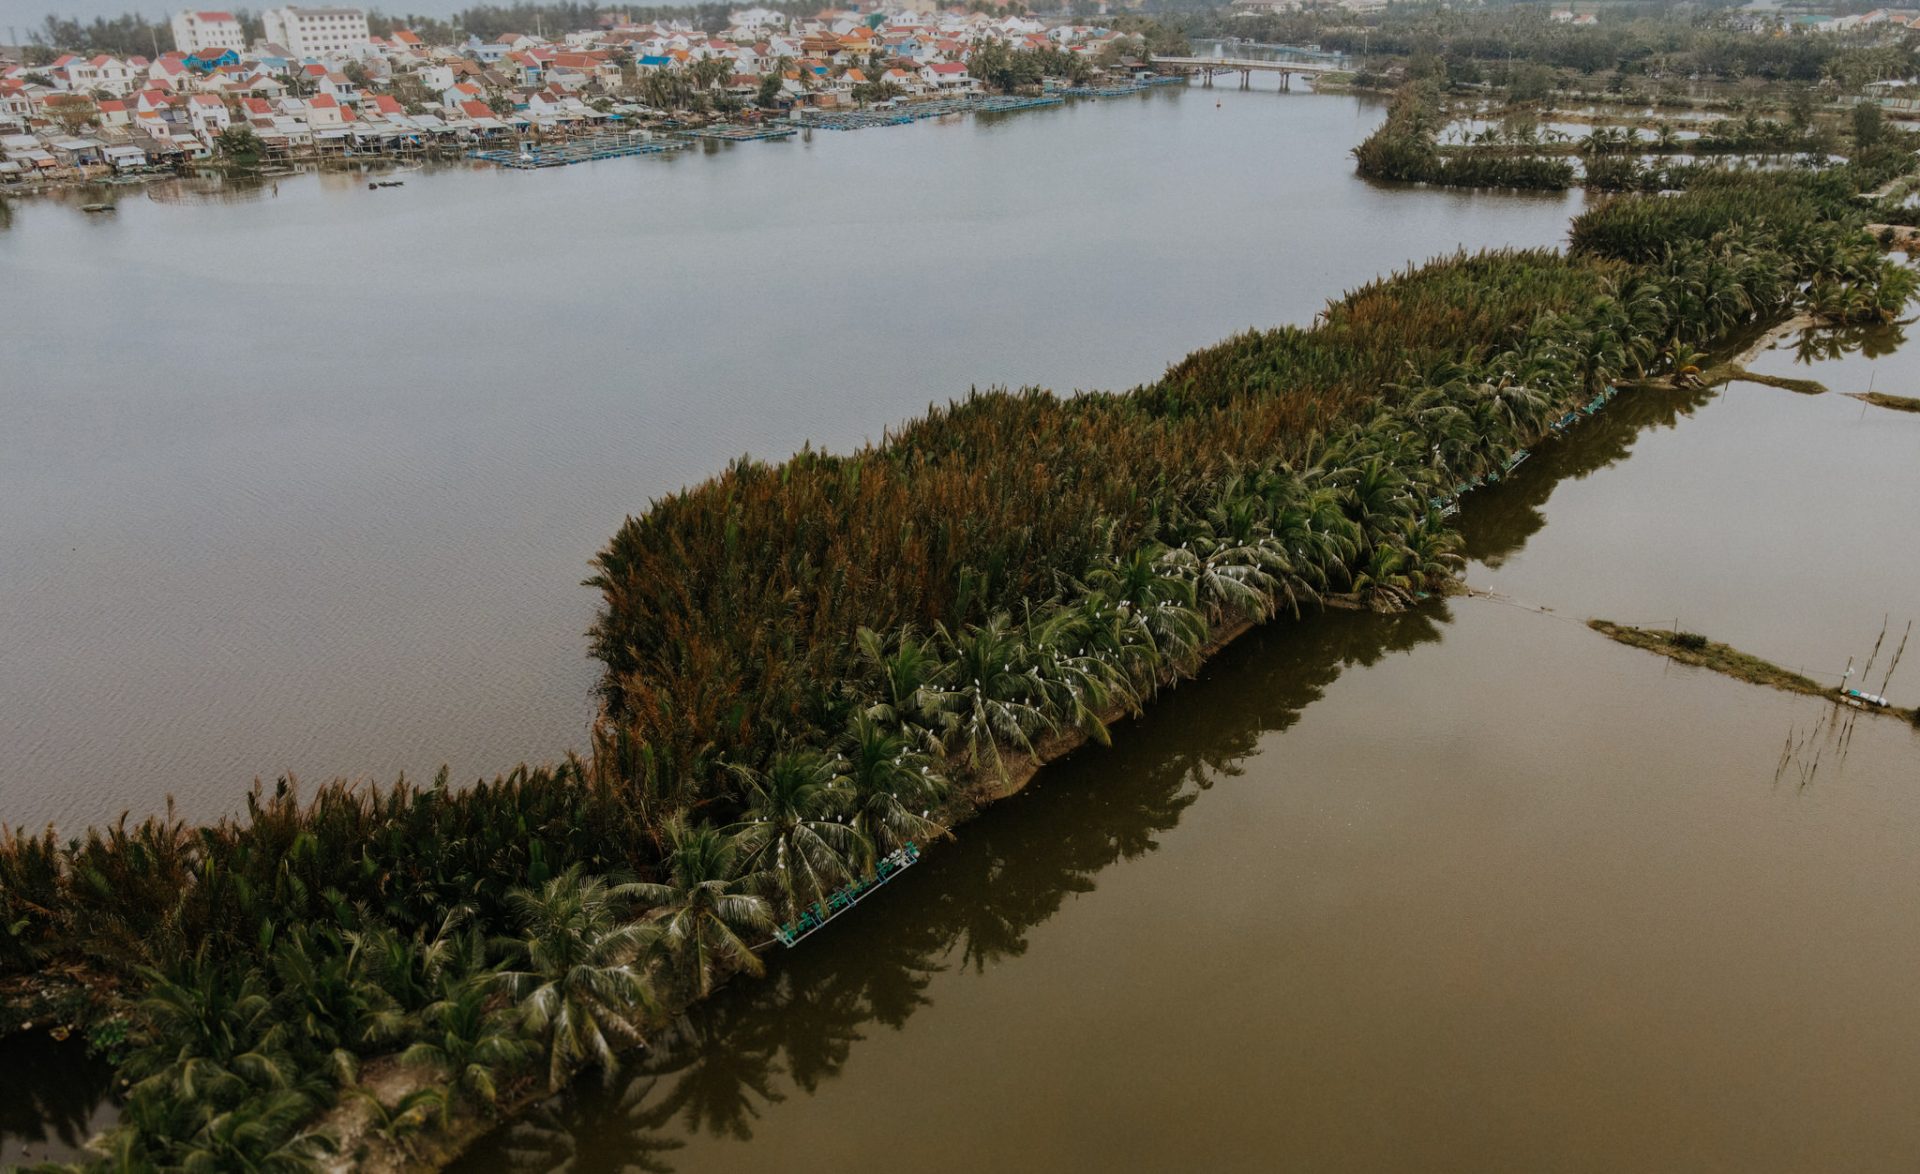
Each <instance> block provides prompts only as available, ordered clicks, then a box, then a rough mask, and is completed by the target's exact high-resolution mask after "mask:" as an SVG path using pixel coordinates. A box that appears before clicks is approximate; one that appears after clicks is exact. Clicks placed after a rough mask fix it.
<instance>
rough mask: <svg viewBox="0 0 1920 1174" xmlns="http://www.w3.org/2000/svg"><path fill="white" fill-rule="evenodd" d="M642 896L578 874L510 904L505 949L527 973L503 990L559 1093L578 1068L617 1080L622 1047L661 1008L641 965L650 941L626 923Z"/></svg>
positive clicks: (637, 1038) (506, 980) (507, 979)
mask: <svg viewBox="0 0 1920 1174" xmlns="http://www.w3.org/2000/svg"><path fill="white" fill-rule="evenodd" d="M636 895H637V894H636V892H635V886H633V885H614V884H609V883H608V882H607V881H606V880H605V879H604V878H602V877H598V876H583V875H581V872H580V869H579V868H578V866H576V867H573V868H569V869H568V870H567V871H565V872H563V873H561V874H560V875H559V876H556V877H554V878H553V879H552V880H550V881H548V882H547V883H546V884H544V885H542V886H541V887H540V888H539V889H537V890H535V889H514V890H513V891H512V892H510V893H508V894H507V907H508V909H509V910H510V911H511V912H512V913H513V914H514V916H515V918H516V919H517V920H518V921H519V923H520V934H519V936H518V937H516V938H513V939H509V940H508V941H507V942H506V943H505V945H506V946H507V947H508V948H509V949H510V950H512V951H513V952H514V953H515V954H516V955H518V957H519V960H520V962H521V965H522V966H523V969H519V970H508V971H502V972H501V974H500V976H499V978H498V980H497V981H498V982H499V984H500V986H501V987H502V989H504V990H505V991H506V992H507V993H508V995H509V996H511V997H512V998H513V999H514V1000H515V1001H516V1003H517V1005H518V1010H519V1016H520V1021H521V1026H522V1029H523V1030H524V1031H525V1032H526V1034H527V1035H529V1036H531V1037H533V1038H534V1039H536V1040H539V1041H542V1043H543V1044H544V1047H545V1050H546V1053H547V1087H548V1088H550V1089H552V1090H554V1091H558V1090H559V1089H560V1087H561V1085H563V1084H565V1083H566V1080H567V1078H568V1077H569V1076H570V1075H572V1073H573V1070H574V1069H575V1068H577V1067H580V1066H582V1065H586V1064H594V1065H598V1066H599V1068H600V1069H601V1070H602V1072H604V1073H606V1074H608V1075H612V1074H613V1073H614V1072H616V1071H618V1069H619V1060H618V1058H617V1056H616V1052H617V1051H618V1049H619V1047H620V1046H622V1045H632V1044H638V1043H641V1042H643V1038H642V1035H641V1023H642V1021H643V1019H644V1017H645V1016H646V1015H647V1014H649V1013H651V1012H652V1011H653V1010H654V1009H655V1004H654V999H653V992H652V991H651V990H650V989H648V986H647V983H646V980H645V978H644V977H643V976H642V974H641V972H640V970H639V968H638V967H637V966H636V961H637V959H639V957H640V956H641V955H642V954H643V953H644V952H645V951H646V949H647V947H648V946H649V945H650V944H651V940H652V935H651V933H650V931H649V929H648V927H646V926H644V925H642V924H641V923H640V922H638V921H633V920H627V919H625V918H624V913H625V910H626V909H627V908H628V907H629V906H630V905H631V903H632V901H633V899H634V897H635V896H636Z"/></svg>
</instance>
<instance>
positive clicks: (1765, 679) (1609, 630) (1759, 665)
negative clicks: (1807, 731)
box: [1587, 619, 1915, 723]
mask: <svg viewBox="0 0 1920 1174" xmlns="http://www.w3.org/2000/svg"><path fill="white" fill-rule="evenodd" d="M1587 627H1589V628H1592V629H1593V630H1594V631H1596V632H1598V633H1600V634H1601V635H1602V636H1605V637H1607V638H1608V639H1609V640H1613V641H1615V642H1617V643H1620V644H1625V645H1626V646H1628V647H1629V648H1640V649H1644V650H1646V651H1648V652H1657V653H1659V654H1660V655H1662V656H1664V657H1667V658H1668V659H1670V660H1676V661H1679V662H1680V663H1681V664H1685V665H1692V666H1694V667H1695V668H1703V669H1708V670H1711V671H1713V672H1716V673H1719V674H1721V675H1722V676H1727V677H1732V678H1734V679H1735V680H1739V681H1746V682H1747V683H1749V684H1753V685H1763V686H1765V687H1767V688H1769V689H1778V690H1780V691H1781V692H1783V693H1798V694H1800V695H1801V696H1804V697H1819V698H1823V699H1824V700H1827V701H1831V702H1834V703H1835V704H1840V695H1839V693H1838V692H1837V691H1836V690H1834V689H1831V688H1829V687H1827V686H1825V685H1822V684H1820V683H1819V682H1818V681H1815V680H1813V679H1812V678H1811V677H1807V676H1804V675H1802V674H1800V673H1796V672H1794V671H1793V670H1791V669H1787V668H1782V667H1781V666H1780V665H1777V664H1774V663H1773V662H1772V661H1767V660H1762V659H1760V658H1759V657H1757V656H1754V655H1752V654H1750V653H1745V652H1742V651H1740V650H1739V649H1737V648H1734V647H1732V646H1731V645H1728V644H1721V643H1719V642H1718V641H1714V640H1708V639H1706V638H1705V637H1703V636H1699V635H1697V634H1694V633H1690V632H1664V631H1660V630H1659V629H1656V628H1636V627H1632V626H1630V625H1627V624H1616V623H1614V622H1613V621H1611V620H1601V619H1593V620H1588V621H1587ZM1855 708H1860V709H1864V710H1865V712H1867V713H1879V714H1886V715H1887V716H1889V717H1896V718H1899V719H1900V720H1902V721H1905V722H1909V723H1911V722H1913V721H1914V714H1915V711H1914V709H1913V708H1911V707H1907V708H1902V707H1898V706H1895V707H1892V708H1888V709H1878V708H1868V707H1865V706H1857V707H1855Z"/></svg>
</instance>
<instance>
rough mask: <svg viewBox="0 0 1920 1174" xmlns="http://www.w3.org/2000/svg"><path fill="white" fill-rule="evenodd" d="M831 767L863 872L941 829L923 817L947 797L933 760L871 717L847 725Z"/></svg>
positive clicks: (938, 832)
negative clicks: (856, 838)
mask: <svg viewBox="0 0 1920 1174" xmlns="http://www.w3.org/2000/svg"><path fill="white" fill-rule="evenodd" d="M835 769H836V771H837V772H838V773H837V774H836V775H835V777H834V780H833V786H834V787H835V788H836V789H838V790H839V791H840V792H841V795H842V802H844V803H845V805H846V808H847V811H848V812H849V813H850V815H851V818H852V822H853V829H854V831H856V832H858V833H859V835H860V843H861V847H862V848H864V849H865V851H864V853H863V857H862V860H861V862H860V863H861V871H862V872H871V871H872V869H873V866H874V862H875V860H876V859H878V858H879V857H881V856H885V855H887V854H888V853H890V852H893V851H894V850H896V849H898V848H900V847H901V846H902V845H904V844H906V843H907V842H908V841H910V840H925V839H928V838H931V837H933V836H937V835H940V834H942V833H944V832H945V831H946V829H945V828H943V827H941V826H940V825H939V824H938V823H935V822H934V821H933V819H932V818H931V817H930V816H929V814H928V813H929V812H931V811H932V809H933V808H934V807H935V806H937V805H938V804H939V803H940V802H941V801H943V800H944V799H945V798H946V794H947V783H946V780H945V779H944V778H942V777H941V776H940V775H939V774H937V773H936V772H935V770H934V764H933V760H932V759H930V758H928V757H927V756H926V755H924V754H920V753H917V752H915V751H914V749H913V747H912V746H911V745H909V743H908V741H907V739H906V738H904V737H902V736H901V735H900V734H898V733H895V732H893V731H892V730H889V729H887V728H886V727H885V726H883V725H881V724H880V723H879V722H877V721H875V720H873V719H872V718H871V717H868V716H867V715H865V714H861V715H859V716H857V717H855V718H854V719H853V722H852V724H850V725H849V726H848V727H847V732H846V733H845V734H844V735H842V736H841V739H840V757H839V758H838V759H837V760H836V762H835ZM916 812H917V813H916Z"/></svg>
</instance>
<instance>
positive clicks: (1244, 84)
mask: <svg viewBox="0 0 1920 1174" xmlns="http://www.w3.org/2000/svg"><path fill="white" fill-rule="evenodd" d="M1240 88H1241V89H1243V90H1251V89H1252V88H1253V71H1252V70H1251V69H1243V70H1241V71H1240Z"/></svg>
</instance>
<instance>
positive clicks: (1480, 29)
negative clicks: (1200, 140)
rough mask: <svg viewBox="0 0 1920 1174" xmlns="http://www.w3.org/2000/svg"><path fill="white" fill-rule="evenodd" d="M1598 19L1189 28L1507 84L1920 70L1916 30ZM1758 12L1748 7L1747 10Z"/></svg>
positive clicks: (1397, 8) (1309, 20) (1413, 19)
mask: <svg viewBox="0 0 1920 1174" xmlns="http://www.w3.org/2000/svg"><path fill="white" fill-rule="evenodd" d="M1597 15H1598V16H1599V21H1598V23H1597V24H1594V25H1590V26H1580V25H1573V24H1570V23H1564V22H1560V21H1555V20H1553V19H1551V17H1550V15H1549V10H1548V7H1547V6H1536V5H1512V6H1494V5H1489V6H1486V7H1484V8H1463V7H1458V6H1453V7H1446V6H1440V5H1434V4H1394V5H1389V6H1388V7H1387V8H1386V9H1385V10H1384V11H1382V12H1379V13H1377V14H1370V15H1367V16H1363V17H1357V16H1355V15H1354V14H1353V13H1351V12H1349V11H1347V10H1345V9H1343V8H1340V7H1337V6H1308V7H1306V8H1304V9H1301V10H1299V11H1295V12H1279V13H1272V14H1261V15H1251V14H1245V13H1241V12H1237V11H1233V10H1224V9H1216V10H1214V11H1212V12H1209V13H1205V14H1195V15H1194V16H1192V17H1190V18H1189V19H1188V21H1187V22H1186V24H1185V25H1184V26H1183V27H1184V29H1185V31H1186V32H1187V33H1188V35H1190V36H1194V37H1200V36H1238V37H1245V38H1249V39H1251V40H1255V41H1264V42H1269V43H1278V44H1293V45H1305V44H1318V45H1321V46H1323V47H1325V48H1327V49H1331V50H1336V51H1339V52H1343V53H1348V54H1352V55H1355V56H1362V57H1365V58H1366V59H1367V60H1369V61H1375V60H1378V59H1380V58H1383V57H1397V58H1404V59H1407V60H1408V61H1409V62H1410V63H1411V65H1412V68H1413V71H1414V73H1415V74H1416V75H1417V76H1426V77H1433V78H1436V79H1443V80H1446V81H1451V82H1455V83H1469V84H1470V83H1480V82H1491V83H1492V84H1494V85H1499V86H1508V85H1511V84H1513V83H1515V82H1516V81H1519V80H1521V79H1522V78H1523V77H1524V76H1525V75H1526V74H1528V73H1531V72H1532V71H1535V70H1539V69H1545V70H1547V71H1549V74H1548V77H1549V79H1551V77H1552V76H1553V75H1555V74H1557V75H1559V76H1561V77H1562V78H1586V77H1591V76H1594V75H1598V74H1606V73H1611V74H1615V75H1618V76H1621V77H1624V78H1627V79H1636V80H1638V81H1640V82H1642V83H1643V84H1650V85H1653V86H1655V87H1657V86H1660V85H1665V84H1672V85H1674V86H1675V87H1676V88H1678V89H1680V90H1682V91H1684V90H1685V88H1686V86H1687V85H1688V83H1689V82H1691V81H1692V80H1694V79H1720V80H1725V81H1740V80H1745V79H1760V80H1765V81H1771V82H1790V83H1812V82H1819V81H1823V80H1831V81H1834V82H1837V83H1839V84H1841V85H1845V86H1856V85H1859V84H1861V83H1864V82H1867V81H1873V80H1878V79H1883V78H1896V77H1910V76H1912V75H1913V74H1914V73H1915V72H1917V71H1920V59H1916V57H1915V50H1914V45H1913V42H1912V41H1911V40H1906V41H1894V42H1892V43H1887V42H1886V39H1885V38H1884V36H1883V33H1884V30H1877V29H1873V28H1868V29H1865V30H1863V31H1862V32H1861V33H1860V34H1859V35H1853V36H1848V35H1836V34H1823V35H1819V36H1806V35H1798V36H1766V35H1755V34H1754V33H1753V32H1749V31H1746V30H1745V29H1743V28H1740V27H1736V26H1735V24H1734V23H1733V21H1734V19H1735V18H1736V17H1737V16H1738V15H1741V14H1735V13H1732V12H1730V11H1727V10H1715V9H1713V8H1710V7H1701V6H1694V7H1690V8H1684V9H1680V8H1676V7H1674V6H1671V5H1664V4H1640V5H1631V4H1620V5H1614V4H1609V5H1605V6H1603V7H1601V8H1600V9H1599V10H1598V13H1597ZM1749 15H1750V14H1749Z"/></svg>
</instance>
